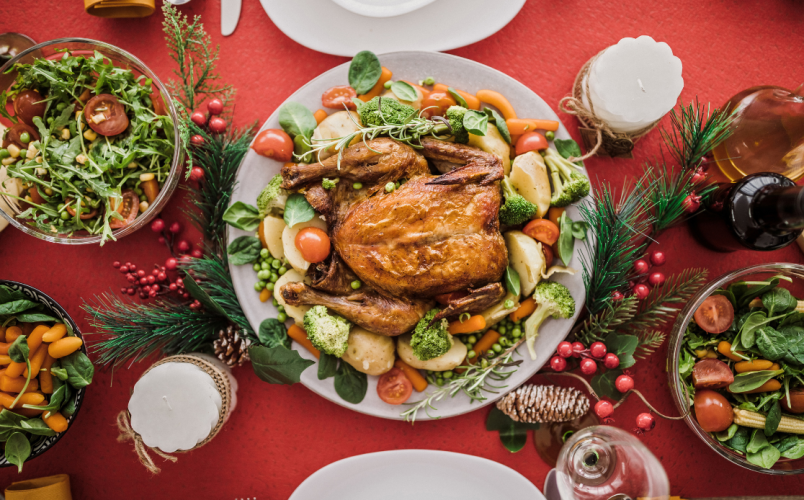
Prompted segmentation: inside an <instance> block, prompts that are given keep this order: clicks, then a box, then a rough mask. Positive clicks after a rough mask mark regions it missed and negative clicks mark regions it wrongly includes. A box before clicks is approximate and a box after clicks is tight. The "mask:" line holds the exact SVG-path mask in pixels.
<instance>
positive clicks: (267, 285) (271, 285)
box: [265, 283, 278, 303]
mask: <svg viewBox="0 0 804 500" xmlns="http://www.w3.org/2000/svg"><path fill="white" fill-rule="evenodd" d="M275 286H276V284H274V283H266V284H265V288H267V289H268V291H269V292H273V291H274V287H275ZM274 302H276V300H274ZM277 303H278V302H277Z"/></svg>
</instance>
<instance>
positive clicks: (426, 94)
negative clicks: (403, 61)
mask: <svg viewBox="0 0 804 500" xmlns="http://www.w3.org/2000/svg"><path fill="white" fill-rule="evenodd" d="M402 81H403V82H405V83H409V84H411V85H412V86H413V88H415V89H416V90H418V91H419V92H421V93H422V99H427V98H428V97H430V94H432V92H430V91H429V90H427V89H426V88H424V87H422V86H421V85H416V84H415V83H413V82H409V81H407V80H402Z"/></svg>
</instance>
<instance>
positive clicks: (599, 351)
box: [589, 342, 607, 359]
mask: <svg viewBox="0 0 804 500" xmlns="http://www.w3.org/2000/svg"><path fill="white" fill-rule="evenodd" d="M606 352H607V351H606V344H604V343H603V342H595V343H593V344H592V345H590V346H589V354H591V355H592V357H593V358H597V359H602V358H603V356H605V355H606Z"/></svg>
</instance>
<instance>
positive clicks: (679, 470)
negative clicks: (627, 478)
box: [0, 0, 804, 500]
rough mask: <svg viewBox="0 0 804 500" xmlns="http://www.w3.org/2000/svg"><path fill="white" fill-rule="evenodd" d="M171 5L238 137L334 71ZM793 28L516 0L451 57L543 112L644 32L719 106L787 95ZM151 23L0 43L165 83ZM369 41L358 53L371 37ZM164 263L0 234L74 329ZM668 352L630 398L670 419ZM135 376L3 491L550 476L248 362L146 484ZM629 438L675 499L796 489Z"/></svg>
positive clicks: (250, 14)
mask: <svg viewBox="0 0 804 500" xmlns="http://www.w3.org/2000/svg"><path fill="white" fill-rule="evenodd" d="M181 10H182V11H184V12H186V13H188V14H191V15H192V14H200V15H202V18H203V21H204V22H205V25H206V27H207V29H208V31H209V32H210V33H211V34H212V38H213V40H214V41H215V43H220V44H221V61H220V69H221V71H222V74H223V75H224V78H225V80H226V81H228V82H230V83H232V84H233V85H234V86H235V87H237V90H238V95H237V123H238V124H241V125H242V124H246V123H250V122H254V121H260V122H262V121H263V120H264V119H265V118H266V117H267V116H268V115H269V114H270V113H271V112H272V111H273V110H274V108H275V107H276V106H278V105H279V104H280V103H281V102H282V101H283V100H284V99H285V98H286V97H287V96H288V95H290V94H291V93H292V92H293V91H295V90H296V89H297V88H298V87H300V86H301V85H303V84H305V83H306V82H307V81H308V80H309V79H311V78H313V77H314V76H316V75H318V74H319V73H321V72H323V71H326V70H328V69H330V68H332V67H333V66H335V65H338V64H340V63H342V62H344V61H345V60H346V59H344V58H340V57H334V56H328V55H323V54H319V53H316V52H313V51H311V50H308V49H306V48H304V47H302V46H300V45H298V44H296V43H295V42H293V41H291V40H290V39H289V38H287V37H286V36H285V35H284V34H282V33H281V32H280V31H279V30H278V29H277V28H276V27H275V26H274V24H273V23H272V22H271V20H270V19H269V18H268V16H267V15H266V14H265V12H264V11H263V10H262V8H261V6H260V5H259V3H258V2H257V1H256V0H245V1H244V3H243V11H242V15H241V17H240V24H239V26H238V27H237V30H236V31H235V33H234V35H233V36H230V37H228V38H222V37H221V36H220V35H219V32H220V25H219V19H220V3H219V2H218V1H217V0H215V1H213V0H210V1H203V0H194V1H193V2H191V3H190V4H189V5H186V6H184V7H182V8H181ZM803 16H804V5H802V3H801V2H794V1H790V0H775V1H769V0H766V1H760V0H753V1H748V0H746V1H740V2H731V1H725V0H719V1H713V2H705V1H704V2H702V1H700V0H678V1H674V2H661V1H646V0H638V1H637V0H623V1H618V2H608V1H602V0H601V1H586V0H575V1H553V2H537V1H533V0H529V1H528V3H527V4H526V5H525V7H524V9H523V10H522V11H521V12H520V14H519V15H518V16H517V17H516V18H515V19H514V20H513V21H512V22H511V24H509V25H508V26H506V27H505V28H504V29H503V30H502V31H501V32H499V33H497V34H495V35H493V36H492V37H490V38H488V39H486V40H483V41H481V42H478V43H476V44H474V45H471V46H469V47H465V48H462V49H458V50H455V51H453V53H454V54H457V55H460V56H463V57H466V58H469V59H473V60H476V61H479V62H481V63H484V64H487V65H489V66H491V67H494V68H497V69H499V70H501V71H503V72H505V73H507V74H509V75H511V76H513V77H514V78H516V79H518V80H520V81H521V82H523V83H524V84H526V85H528V86H529V87H530V88H532V89H533V90H535V91H536V92H537V93H539V94H540V95H541V96H542V97H543V98H544V99H545V100H546V101H547V102H548V103H549V104H550V105H551V106H553V107H554V108H555V105H556V103H557V102H558V100H559V99H560V98H561V97H563V96H564V95H565V94H566V93H567V92H568V91H569V89H570V87H571V85H572V82H573V79H574V78H575V74H576V72H577V70H578V69H579V68H580V67H581V65H582V64H583V63H584V62H585V61H586V60H587V59H588V58H589V57H590V56H592V55H594V54H596V53H597V52H598V51H599V50H601V49H603V48H604V47H606V46H608V45H611V44H613V43H616V42H617V41H618V40H619V39H620V38H622V37H624V36H638V35H642V34H647V35H651V36H653V37H654V38H655V39H656V40H660V41H666V42H668V43H669V44H670V46H671V47H672V48H673V52H674V53H675V54H676V55H678V57H680V58H681V60H682V61H683V64H684V79H685V88H684V91H683V93H682V95H681V97H682V100H683V101H684V102H688V101H690V100H692V99H694V98H695V97H696V96H698V97H699V98H700V99H701V100H702V101H704V102H707V101H710V102H712V104H714V105H720V104H722V103H723V102H724V101H725V100H726V99H727V98H728V97H730V96H731V95H732V94H734V93H736V92H737V91H739V90H741V89H743V88H745V87H748V86H752V85H758V84H775V85H782V86H785V87H790V88H795V87H796V86H798V85H799V84H801V83H802V81H801V80H802V73H801V67H802V66H801V61H802V60H801V48H802V47H804V29H802V28H804V22H802V18H803ZM161 22H162V16H161V14H159V13H157V14H155V15H153V16H151V17H149V18H146V19H125V20H110V19H99V18H95V17H91V16H89V15H87V14H86V13H84V11H83V8H82V2H80V1H70V2H60V3H58V4H56V3H54V2H11V1H6V2H2V3H0V32H5V31H18V32H24V33H26V34H27V35H30V36H32V37H33V38H34V39H35V40H37V41H45V40H49V39H53V38H58V37H69V36H80V37H87V38H94V39H98V40H103V41H106V42H109V43H112V44H115V45H117V46H120V47H122V48H123V49H125V50H128V51H130V52H132V53H133V54H135V55H137V56H138V57H140V58H141V59H142V60H143V61H145V63H146V64H148V65H149V66H150V67H151V68H152V69H153V70H155V71H156V72H157V74H159V75H161V76H162V78H163V79H164V78H167V77H168V76H170V74H171V72H172V70H173V68H174V65H173V62H172V61H171V60H170V59H169V58H168V55H167V52H166V50H165V42H164V37H163V35H162V25H161ZM299 22H300V23H303V22H304V19H299ZM412 36H413V35H412ZM415 36H426V34H419V35H415ZM366 44H367V45H366V48H367V49H371V43H370V40H369V39H367V40H366ZM562 120H563V121H564V123H565V125H566V126H567V127H568V128H569V130H570V133H572V135H573V136H574V137H576V139H578V134H577V122H576V121H575V120H574V119H573V118H571V117H568V116H566V115H563V116H562ZM658 135H659V134H658V133H657V132H654V133H652V134H651V135H650V136H649V137H648V138H646V139H645V140H644V141H643V142H641V143H640V144H639V146H638V148H637V151H636V158H635V159H634V160H628V161H626V160H616V161H615V160H607V159H592V160H589V161H588V163H587V165H588V167H589V172H590V174H591V175H592V177H593V179H599V180H607V181H611V182H613V183H615V184H620V183H621V182H622V180H623V179H624V178H625V177H626V176H628V175H631V174H634V173H636V172H638V171H639V165H640V164H641V163H642V162H644V161H647V160H649V159H651V158H652V157H653V156H654V155H656V154H657V153H658V151H659V149H658V146H659V143H660V140H659V137H658ZM179 198H180V197H179V196H176V197H175V198H174V200H173V202H172V203H171V205H170V206H169V207H168V209H167V210H166V211H165V214H164V216H165V218H166V219H167V220H174V219H175V218H177V217H180V213H181V212H180V205H181V203H180V202H179V201H180V200H179ZM660 244H661V248H662V249H664V250H665V251H666V253H667V255H668V259H669V260H668V264H667V265H666V266H665V267H664V269H663V270H664V271H665V272H667V273H673V272H677V271H679V270H681V269H682V268H684V267H688V266H703V267H707V268H709V269H710V272H711V275H712V276H715V275H718V274H720V273H723V272H725V271H727V270H731V269H734V268H737V267H741V266H745V265H748V264H756V263H760V262H776V261H788V262H804V258H802V254H801V252H800V251H799V250H798V248H797V247H796V246H795V245H794V246H791V247H788V248H787V249H785V250H780V251H777V252H772V253H749V252H738V253H733V254H725V255H724V254H717V253H713V252H710V251H707V250H704V249H702V248H700V247H699V246H698V245H696V244H695V243H694V242H693V241H692V240H691V239H690V237H689V235H688V233H687V231H686V229H685V228H683V227H682V228H677V229H674V230H671V231H669V232H668V233H666V234H665V235H664V236H662V238H661V241H660ZM167 256H168V255H167V251H166V250H165V249H164V248H162V247H160V246H159V244H158V243H157V241H156V237H155V235H154V234H153V233H152V232H150V231H149V230H147V229H146V230H143V231H140V232H139V233H137V234H135V235H133V236H130V237H128V238H125V239H123V240H122V241H120V242H118V243H113V244H108V245H106V246H104V247H103V248H99V247H87V246H84V247H76V248H71V247H68V246H64V245H53V244H48V243H45V242H42V241H38V240H36V239H34V238H32V237H29V236H26V235H24V234H23V233H21V232H19V231H17V230H15V229H13V228H10V229H7V230H6V231H4V232H3V233H1V234H0V277H2V278H7V279H13V280H17V281H21V282H24V283H28V284H31V285H33V286H35V287H38V288H40V289H42V290H43V291H45V292H46V293H48V294H50V295H51V296H52V297H54V298H55V299H56V300H58V301H59V302H60V303H61V304H62V305H63V306H64V307H65V308H67V310H68V311H69V312H70V313H71V314H72V315H73V317H74V318H75V319H76V321H78V323H79V325H80V327H81V329H82V331H85V332H88V331H90V328H89V326H88V324H87V322H86V317H85V315H84V313H83V312H82V311H81V310H80V309H79V308H80V306H81V304H82V301H83V300H84V299H91V298H92V296H93V295H94V294H98V293H101V292H104V291H108V290H110V289H114V290H117V289H118V288H119V287H120V286H124V284H125V283H124V280H123V279H122V276H120V274H119V273H117V272H116V271H115V270H114V269H113V268H112V266H111V263H112V261H114V260H122V261H131V262H133V263H136V264H137V265H139V266H148V267H150V266H151V265H152V264H153V263H154V262H162V261H164V259H165V258H166V257H167ZM665 355H666V349H661V350H660V351H659V352H657V353H656V354H655V355H653V356H652V357H651V358H649V359H648V360H647V361H640V362H639V363H637V365H636V366H635V368H634V369H633V372H634V373H635V379H636V387H637V388H638V389H640V390H642V391H644V392H645V394H646V395H647V397H648V398H649V399H650V400H651V401H652V402H653V403H654V404H655V405H656V407H657V408H658V409H660V410H661V411H663V412H666V413H675V408H674V406H673V403H672V401H671V398H670V394H669V393H668V391H667V385H666V384H667V375H666V373H665V364H666V361H665ZM145 368H146V365H145V364H138V365H134V366H132V367H131V368H130V369H128V370H118V371H116V372H115V373H114V376H112V373H110V372H106V373H99V374H98V375H97V376H96V379H95V382H94V384H93V385H92V386H91V387H90V388H89V390H88V391H87V397H86V402H85V404H84V406H83V408H82V409H81V413H80V415H79V418H78V420H77V421H76V423H75V425H74V427H73V428H72V429H71V430H70V432H68V433H67V435H66V436H65V437H64V438H63V439H62V440H61V441H60V442H59V443H58V445H57V446H56V447H55V448H54V449H52V450H50V451H49V452H48V453H47V454H45V455H44V456H42V457H40V458H37V459H35V460H33V461H32V462H30V463H27V464H25V470H24V472H23V473H22V474H21V475H17V473H16V472H15V471H12V470H11V469H2V470H0V487H3V488H5V486H6V485H8V484H9V483H10V482H12V481H14V480H18V479H23V478H32V477H38V476H45V475H50V474H57V473H68V474H70V476H71V481H72V484H73V492H74V495H75V498H77V499H81V500H85V499H108V498H118V499H135V498H137V499H139V498H154V499H156V498H166V499H167V498H197V499H202V498H203V499H207V498H209V499H213V498H241V497H242V498H246V497H251V498H255V497H256V498H260V499H266V498H271V499H282V498H287V497H288V496H289V495H290V494H291V493H292V492H293V490H294V489H295V488H296V487H297V486H298V485H299V484H300V483H301V482H302V481H303V480H304V479H305V478H306V477H308V476H309V475H310V474H312V473H314V472H315V471H316V470H318V469H319V468H321V467H323V466H325V465H327V464H330V463H332V462H335V461H337V460H340V459H342V458H346V457H350V456H353V455H358V454H362V453H368V452H374V451H382V450H392V449H399V448H429V449H440V450H450V451H455V452H460V453H468V454H472V455H477V456H482V457H486V458H489V459H492V460H496V461H498V462H500V463H503V464H505V465H508V466H510V467H512V468H513V469H515V470H517V471H519V472H521V473H522V474H524V475H525V476H526V477H527V478H528V479H530V480H531V481H533V482H534V483H535V484H536V485H537V486H539V487H540V488H541V486H542V484H543V482H544V477H545V475H546V474H547V472H548V470H549V468H548V467H547V466H546V465H545V464H544V463H543V462H542V461H541V460H540V459H539V457H538V456H537V454H536V451H535V449H534V448H533V445H532V441H529V443H528V445H527V446H526V448H525V449H524V450H523V451H521V452H519V453H517V454H513V455H512V454H510V453H509V452H507V451H506V450H505V449H504V448H503V447H502V445H501V444H500V442H499V439H498V438H497V436H496V434H495V433H490V432H486V431H485V430H484V421H485V417H486V414H487V411H488V410H487V409H484V410H481V411H478V412H475V413H471V414H468V415H464V416H461V417H456V418H451V419H448V420H443V421H437V422H422V423H419V424H417V425H416V426H414V427H411V426H410V425H409V424H406V423H404V422H391V421H386V420H380V419H376V418H372V417H368V416H364V415H361V414H358V413H355V412H352V411H349V410H346V409H344V408H341V407H340V406H337V405H335V404H333V403H330V402H328V401H326V400H324V399H322V398H320V397H318V396H316V395H315V394H313V393H312V392H310V391H309V390H307V389H306V388H305V387H304V386H302V385H300V384H299V385H295V386H293V387H286V386H274V385H268V384H264V383H262V382H260V381H259V380H258V379H257V378H256V377H255V376H254V374H253V372H252V371H251V368H249V367H245V368H240V369H237V370H235V375H236V377H237V378H238V381H239V382H240V391H239V393H238V397H239V400H240V404H239V405H238V408H237V410H236V412H235V413H234V414H233V415H232V418H231V419H230V420H229V422H228V424H227V425H226V427H225V428H224V429H223V431H222V432H221V433H220V434H219V435H218V437H216V438H215V440H213V441H212V442H211V443H210V444H208V445H206V446H205V447H204V448H202V449H199V450H196V451H193V452H192V453H189V454H184V455H179V461H178V463H176V464H170V463H166V464H165V465H164V467H163V472H162V474H161V475H159V476H156V477H152V476H151V475H150V474H149V473H148V472H147V471H146V470H145V469H144V468H143V467H142V466H141V465H140V464H139V463H138V462H137V460H136V457H135V455H134V453H133V451H132V447H131V445H130V444H120V443H117V442H116V440H115V438H116V437H117V430H116V428H115V425H114V424H115V415H116V414H117V413H118V412H119V411H120V410H122V409H124V408H126V405H127V402H128V396H129V391H130V389H131V387H132V386H133V384H134V382H135V381H136V379H137V378H138V377H139V375H140V373H141V372H142V371H143V370H144V369H145ZM643 411H645V408H644V406H643V405H642V404H641V403H640V402H639V401H638V400H636V398H634V399H632V400H629V401H628V402H627V404H626V405H625V406H624V407H622V408H621V409H619V410H618V411H617V413H616V415H615V418H616V423H617V425H620V426H622V427H623V428H626V429H629V430H630V429H633V428H634V418H635V417H636V415H637V414H638V413H641V412H643ZM642 439H643V441H644V442H645V444H646V445H647V446H648V447H649V448H650V449H651V450H652V451H653V452H654V453H655V454H656V455H657V456H658V457H659V459H660V460H661V461H662V463H663V464H664V467H665V469H666V470H667V474H668V476H669V477H670V482H671V484H672V485H673V494H674V495H683V496H685V497H687V498H689V497H696V496H697V497H701V496H723V495H768V494H778V495H781V494H788V495H790V494H795V493H799V494H800V492H801V488H802V486H803V485H804V480H802V479H801V478H796V477H771V476H765V475H759V474H756V473H753V472H748V471H745V470H743V469H741V468H739V467H737V466H735V465H731V464H730V463H728V462H727V461H725V460H724V459H721V458H720V457H719V456H717V455H716V454H715V453H714V452H712V451H710V450H709V449H708V448H706V447H705V446H704V445H703V443H701V442H700V441H698V439H697V438H696V437H695V436H694V435H693V434H692V432H691V431H690V430H689V429H688V428H687V427H686V425H685V424H684V423H682V422H669V421H664V420H659V421H658V423H657V426H656V429H655V430H654V431H652V432H650V433H648V434H646V435H645V436H644V437H643V438H642ZM157 460H158V461H159V460H160V459H158V458H157ZM389 480H390V481H391V482H393V483H398V485H399V487H400V488H404V487H405V482H406V481H415V478H404V479H402V478H393V479H392V478H389ZM494 480H495V478H493V477H488V478H478V481H494Z"/></svg>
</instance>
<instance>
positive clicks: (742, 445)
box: [725, 427, 751, 453]
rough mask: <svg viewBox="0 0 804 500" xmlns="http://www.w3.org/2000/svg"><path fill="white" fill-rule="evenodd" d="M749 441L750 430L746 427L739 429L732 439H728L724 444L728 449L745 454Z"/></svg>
mask: <svg viewBox="0 0 804 500" xmlns="http://www.w3.org/2000/svg"><path fill="white" fill-rule="evenodd" d="M750 440H751V429H749V428H748V427H740V428H738V429H737V431H736V432H735V433H734V437H732V438H731V439H729V440H728V441H727V442H726V443H725V444H726V446H728V447H729V448H731V449H732V450H735V451H739V452H741V453H745V451H746V448H747V447H748V442H749V441H750Z"/></svg>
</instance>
